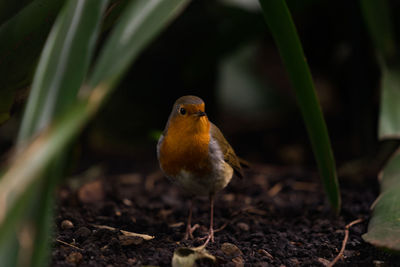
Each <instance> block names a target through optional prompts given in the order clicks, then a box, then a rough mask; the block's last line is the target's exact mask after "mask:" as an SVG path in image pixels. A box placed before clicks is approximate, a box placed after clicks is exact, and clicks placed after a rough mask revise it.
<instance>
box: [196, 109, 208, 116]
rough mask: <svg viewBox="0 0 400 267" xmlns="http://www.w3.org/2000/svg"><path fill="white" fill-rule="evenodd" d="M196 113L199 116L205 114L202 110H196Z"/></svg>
mask: <svg viewBox="0 0 400 267" xmlns="http://www.w3.org/2000/svg"><path fill="white" fill-rule="evenodd" d="M196 115H197V116H199V117H203V116H206V115H207V114H206V113H205V112H204V111H201V110H200V111H198V112H197V113H196Z"/></svg>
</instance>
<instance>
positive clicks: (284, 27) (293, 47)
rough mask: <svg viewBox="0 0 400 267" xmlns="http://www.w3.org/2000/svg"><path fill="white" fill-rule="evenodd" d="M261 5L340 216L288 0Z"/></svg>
mask: <svg viewBox="0 0 400 267" xmlns="http://www.w3.org/2000/svg"><path fill="white" fill-rule="evenodd" d="M260 4H261V7H262V10H263V13H264V18H265V21H266V22H267V24H268V26H269V29H270V31H271V33H272V36H273V38H274V40H275V42H276V44H277V46H278V49H279V52H280V54H281V57H282V60H283V62H284V64H285V67H286V70H287V72H288V74H289V77H290V80H291V81H292V86H293V87H294V89H295V94H296V97H297V101H298V103H299V106H300V110H301V113H302V115H303V119H304V122H305V124H306V127H307V131H308V135H309V138H310V140H311V145H312V148H313V151H314V155H315V158H316V161H317V164H318V168H319V173H320V175H321V179H322V183H323V185H324V188H325V191H326V194H327V196H328V200H329V202H330V204H331V206H332V207H333V209H334V210H335V211H336V212H337V213H338V212H339V211H340V192H339V185H338V180H337V175H336V166H335V159H334V157H333V153H332V149H331V144H330V140H329V136H328V131H327V128H326V125H325V121H324V117H323V115H322V112H321V108H320V106H319V103H318V98H317V96H316V93H315V90H314V85H313V82H312V78H311V74H310V71H309V68H308V64H307V62H306V60H305V57H304V53H303V49H302V46H301V43H300V40H299V37H298V35H297V32H296V28H295V26H294V24H293V21H292V18H291V15H290V12H289V10H288V8H287V6H286V3H285V1H284V0H260Z"/></svg>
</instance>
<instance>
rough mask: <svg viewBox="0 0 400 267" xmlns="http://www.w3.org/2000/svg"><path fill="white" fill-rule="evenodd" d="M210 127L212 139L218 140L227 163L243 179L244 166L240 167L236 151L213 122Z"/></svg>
mask: <svg viewBox="0 0 400 267" xmlns="http://www.w3.org/2000/svg"><path fill="white" fill-rule="evenodd" d="M210 125H211V129H210V131H211V136H212V138H214V139H215V140H217V142H218V144H219V147H220V148H221V150H222V154H223V155H224V160H225V162H226V163H228V164H229V165H230V166H231V167H232V168H233V170H234V172H235V174H236V175H237V176H238V177H240V178H243V171H242V166H241V165H240V160H239V158H238V157H237V156H236V154H235V151H234V150H233V148H232V147H231V145H230V144H229V143H228V141H227V140H226V139H225V137H224V135H223V134H222V133H221V131H220V130H219V129H218V127H217V126H215V125H214V124H213V123H211V122H210Z"/></svg>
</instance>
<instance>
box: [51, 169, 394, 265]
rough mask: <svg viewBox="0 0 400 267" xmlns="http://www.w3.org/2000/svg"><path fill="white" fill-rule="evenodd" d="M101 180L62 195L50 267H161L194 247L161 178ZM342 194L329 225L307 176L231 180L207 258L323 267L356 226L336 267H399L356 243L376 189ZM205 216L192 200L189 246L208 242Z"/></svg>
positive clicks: (179, 200)
mask: <svg viewBox="0 0 400 267" xmlns="http://www.w3.org/2000/svg"><path fill="white" fill-rule="evenodd" d="M155 166H156V165H155ZM104 177H106V178H104ZM104 177H103V178H98V179H97V182H91V183H89V184H86V188H85V189H83V188H84V187H85V186H84V187H80V189H78V190H77V191H74V190H72V189H71V187H68V186H65V187H63V188H62V189H60V191H59V206H58V207H57V211H56V212H57V215H56V222H55V223H56V238H55V241H54V249H53V256H52V266H135V265H158V266H168V265H170V264H171V259H172V256H173V253H174V250H175V249H176V248H178V247H182V246H198V245H200V244H201V242H200V241H198V240H197V241H196V240H194V241H192V240H190V241H181V240H182V237H183V234H184V232H185V221H186V217H187V211H188V201H187V198H186V197H185V195H184V194H182V193H181V192H180V190H179V189H178V188H177V187H176V186H175V185H173V184H171V183H170V182H169V181H168V180H167V179H166V178H164V177H163V176H162V175H161V173H160V172H159V171H157V170H156V169H154V170H153V172H151V171H150V172H146V171H143V172H142V171H141V170H137V173H133V174H129V175H105V176H104ZM342 187H343V189H342V198H343V199H342V203H343V209H342V212H341V215H340V216H338V217H337V216H335V215H334V214H333V213H332V212H331V210H330V208H329V206H328V204H327V202H326V200H325V197H324V194H323V191H322V188H321V186H320V182H319V179H318V177H317V175H316V174H315V173H312V172H306V171H304V170H301V169H296V168H293V167H272V166H261V165H259V166H253V167H252V169H251V170H250V171H247V173H246V177H245V178H244V179H242V180H240V179H237V178H234V179H233V180H232V182H231V183H230V184H229V186H228V187H227V188H226V189H225V190H223V191H222V192H220V193H219V194H218V196H217V199H216V206H215V227H216V228H218V227H221V226H224V225H226V227H225V228H224V229H223V230H222V231H219V232H217V233H216V234H215V243H210V244H209V245H208V246H207V250H208V251H209V252H210V253H211V254H213V255H214V256H216V257H217V259H218V264H220V265H222V266H235V265H236V266H241V264H242V263H244V265H245V266H324V265H326V263H328V262H330V261H332V260H333V259H334V258H335V256H336V255H337V254H338V252H339V250H340V248H341V245H342V241H343V238H344V228H345V225H346V224H348V223H350V222H351V221H354V220H356V219H358V218H362V219H364V221H363V222H362V223H359V224H356V225H354V226H352V227H351V228H350V236H349V239H348V242H347V246H346V250H345V253H344V257H343V258H342V259H341V260H339V262H338V263H337V265H336V266H400V264H399V262H400V258H399V257H398V256H393V255H389V254H387V253H385V252H382V251H380V250H377V249H375V248H374V247H373V246H371V245H369V244H367V243H365V242H364V241H363V239H362V238H361V236H362V234H364V233H365V232H366V230H367V224H368V219H369V216H370V205H371V204H372V202H373V201H374V200H375V198H376V196H377V185H372V186H371V185H364V186H360V185H358V186H357V185H348V184H346V183H342ZM82 190H83V191H82ZM88 192H89V193H88ZM91 202H94V203H92V204H90V203H91ZM84 203H86V204H84ZM208 207H209V206H208V200H207V199H196V201H195V208H194V213H193V222H194V223H199V224H200V225H202V227H201V228H200V229H198V230H196V231H195V233H194V234H195V237H201V236H204V235H205V234H206V233H207V227H208V222H209V210H208ZM64 220H69V221H70V222H71V223H72V224H68V223H66V222H64V223H62V222H63V221H64ZM94 225H103V226H111V227H114V228H116V229H120V230H126V231H130V232H135V233H141V234H148V235H152V236H155V238H154V239H152V240H148V241H146V240H141V239H133V240H131V241H130V242H126V240H125V239H123V238H121V233H120V232H119V231H118V230H109V229H101V228H98V227H96V226H94ZM64 242H65V243H64ZM224 243H230V244H233V245H235V246H237V248H239V250H240V251H239V250H237V249H236V247H235V246H231V247H233V248H235V249H234V250H233V252H232V253H229V252H227V251H226V250H224V249H221V247H222V245H223V244H224ZM73 246H74V247H73Z"/></svg>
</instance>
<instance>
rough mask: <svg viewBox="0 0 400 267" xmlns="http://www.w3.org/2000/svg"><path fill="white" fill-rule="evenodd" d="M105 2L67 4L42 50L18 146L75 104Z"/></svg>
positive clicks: (89, 0)
mask: <svg viewBox="0 0 400 267" xmlns="http://www.w3.org/2000/svg"><path fill="white" fill-rule="evenodd" d="M106 3H107V1H106V0H102V1H95V0H88V1H76V0H74V1H69V2H68V5H67V6H66V7H65V9H63V10H62V14H60V16H59V17H58V19H57V21H56V23H55V25H54V27H53V29H52V31H51V33H50V35H49V37H48V40H47V42H46V45H45V47H44V48H43V53H42V55H41V58H40V61H39V65H38V67H37V70H36V74H35V78H34V80H33V84H32V89H31V93H30V96H29V100H28V103H27V106H26V110H25V113H24V117H23V120H22V126H21V129H20V132H19V136H18V143H21V142H23V141H24V140H27V139H28V138H29V137H31V136H32V135H33V134H35V133H37V132H38V131H39V130H40V129H41V128H43V127H45V126H46V125H47V124H49V123H50V121H51V120H52V119H53V118H54V117H55V116H57V115H58V114H60V113H62V112H63V111H65V110H66V109H67V108H68V107H69V106H70V105H71V103H73V102H75V101H76V97H77V93H78V90H79V88H80V87H81V84H82V82H83V80H84V78H85V76H86V72H87V69H88V67H89V62H90V58H91V56H92V54H93V51H94V44H95V41H96V39H97V36H98V29H99V21H100V18H101V15H102V13H103V10H104V8H105V5H106Z"/></svg>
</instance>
